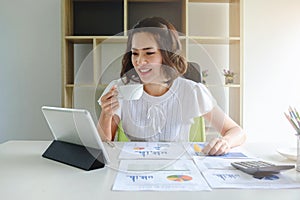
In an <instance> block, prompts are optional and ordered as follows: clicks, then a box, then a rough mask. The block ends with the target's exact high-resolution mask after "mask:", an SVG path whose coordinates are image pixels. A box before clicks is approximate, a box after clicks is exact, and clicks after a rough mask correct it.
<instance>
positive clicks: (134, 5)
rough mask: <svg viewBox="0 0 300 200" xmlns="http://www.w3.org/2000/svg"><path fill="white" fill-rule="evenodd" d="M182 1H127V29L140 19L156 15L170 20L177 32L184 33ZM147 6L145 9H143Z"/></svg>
mask: <svg viewBox="0 0 300 200" xmlns="http://www.w3.org/2000/svg"><path fill="white" fill-rule="evenodd" d="M183 2H184V1H179V0H175V1H174V0H173V1H172V0H169V1H165V0H163V1H128V11H127V12H128V16H127V17H128V18H127V21H128V30H130V29H131V28H132V27H133V26H134V25H135V24H136V23H137V22H138V21H139V20H140V19H143V18H145V17H152V16H158V17H163V18H164V19H166V20H168V21H170V22H171V23H172V24H173V25H174V26H175V28H176V29H177V31H178V32H182V33H185V30H184V28H185V25H184V23H183V22H184V21H185V18H184V17H183V14H184V13H183V9H182V7H183ZM145 8H147V9H145Z"/></svg>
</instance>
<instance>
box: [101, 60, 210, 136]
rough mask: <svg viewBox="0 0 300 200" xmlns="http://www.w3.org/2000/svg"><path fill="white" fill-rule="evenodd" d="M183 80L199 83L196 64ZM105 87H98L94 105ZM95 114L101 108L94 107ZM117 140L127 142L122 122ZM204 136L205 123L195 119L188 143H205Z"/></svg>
mask: <svg viewBox="0 0 300 200" xmlns="http://www.w3.org/2000/svg"><path fill="white" fill-rule="evenodd" d="M183 77H184V78H187V79H190V80H193V81H195V82H201V80H202V77H201V70H200V66H199V65H198V64H197V63H194V62H189V63H188V68H187V72H186V73H185V74H184V76H183ZM105 87H106V86H99V87H98V88H97V90H96V94H95V97H96V98H97V99H96V100H95V103H97V100H98V98H99V97H100V96H101V94H102V93H103V91H104V89H105ZM96 109H97V110H96V112H97V113H98V117H99V116H100V112H101V108H100V106H99V105H98V103H97V105H96ZM116 134H117V138H118V141H120V142H129V139H128V137H127V136H126V134H125V133H124V130H123V127H122V121H121V122H120V124H119V128H118V130H117V133H116ZM205 140H206V135H205V121H204V118H203V117H195V118H194V123H193V124H192V126H191V129H190V135H189V141H190V142H205Z"/></svg>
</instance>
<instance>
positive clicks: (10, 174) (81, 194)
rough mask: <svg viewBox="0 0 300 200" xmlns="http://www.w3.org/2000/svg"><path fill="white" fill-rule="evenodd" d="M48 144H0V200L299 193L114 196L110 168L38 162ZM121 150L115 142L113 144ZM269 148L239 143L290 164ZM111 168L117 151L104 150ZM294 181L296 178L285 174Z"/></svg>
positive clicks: (295, 193) (213, 199)
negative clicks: (92, 168) (84, 168)
mask: <svg viewBox="0 0 300 200" xmlns="http://www.w3.org/2000/svg"><path fill="white" fill-rule="evenodd" d="M49 144H50V142H48V141H9V142H6V143H3V144H0V199H3V200H19V199H22V200H23V199H30V200H35V199H36V200H47V199H52V200H54V199H63V200H68V199H70V200H76V199H81V200H83V199H89V200H93V199H97V200H100V199H117V200H120V199H126V200H127V199H129V200H134V199H138V200H140V199H143V200H147V199H149V200H150V199H151V200H152V199H155V200H157V199H172V200H174V199H180V200H183V199H189V200H190V199H207V200H217V199H218V200H235V199H236V200H248V199H249V200H253V199H255V200H257V199H263V200H268V199H272V200H290V199H294V200H299V198H300V190H299V189H285V190H237V189H215V190H213V191H210V192H209V191H203V192H115V191H112V190H111V188H112V185H113V183H114V178H115V175H116V170H114V169H113V168H107V167H105V168H103V169H97V170H93V171H83V170H80V169H77V168H74V167H70V166H67V165H64V164H61V163H58V162H54V161H52V160H49V159H45V158H42V157H41V155H42V153H43V152H44V151H45V150H46V149H47V147H48V145H49ZM117 146H119V147H121V146H122V144H121V143H117ZM277 147H279V146H278V145H277V146H276V145H275V144H266V143H261V144H245V145H244V148H245V150H246V151H249V152H253V153H254V154H256V155H258V156H259V157H261V158H263V159H265V160H267V161H273V162H275V163H293V162H291V161H289V160H287V159H285V158H284V157H282V156H281V155H279V154H278V153H276V148H277ZM106 148H107V149H108V151H109V155H110V157H111V158H112V161H113V162H114V166H115V167H117V163H118V162H117V156H118V154H119V148H114V149H112V148H111V147H109V146H106ZM286 173H287V174H288V175H289V176H293V177H294V178H296V179H297V180H299V182H300V173H299V172H296V171H295V170H290V171H288V172H286Z"/></svg>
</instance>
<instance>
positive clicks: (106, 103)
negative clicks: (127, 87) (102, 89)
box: [100, 85, 120, 117]
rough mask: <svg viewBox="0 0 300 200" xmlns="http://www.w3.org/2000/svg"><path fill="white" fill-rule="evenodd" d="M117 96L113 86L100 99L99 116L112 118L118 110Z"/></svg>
mask: <svg viewBox="0 0 300 200" xmlns="http://www.w3.org/2000/svg"><path fill="white" fill-rule="evenodd" d="M117 96H118V91H117V87H116V86H115V85H114V86H113V87H112V88H111V89H110V90H109V92H108V93H106V94H105V95H103V96H102V97H101V98H100V102H101V104H100V106H101V108H102V111H101V114H103V115H104V116H105V117H113V115H114V114H115V112H116V110H117V109H118V108H119V106H120V105H119V101H118V98H117Z"/></svg>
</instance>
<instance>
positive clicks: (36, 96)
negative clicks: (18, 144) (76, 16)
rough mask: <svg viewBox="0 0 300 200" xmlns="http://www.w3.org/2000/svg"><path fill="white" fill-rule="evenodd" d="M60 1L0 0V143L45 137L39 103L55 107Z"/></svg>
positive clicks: (58, 80)
mask: <svg viewBox="0 0 300 200" xmlns="http://www.w3.org/2000/svg"><path fill="white" fill-rule="evenodd" d="M60 18H61V13H60V0H1V1H0V92H1V95H0V143H1V142H3V141H6V140H9V139H50V138H52V137H51V133H50V131H49V129H48V127H47V124H46V122H45V120H44V118H43V116H42V113H41V110H40V108H41V106H42V105H55V106H59V105H61V55H60V54H61V50H60V49H61V46H60V45H61V28H60Z"/></svg>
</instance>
